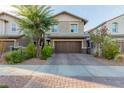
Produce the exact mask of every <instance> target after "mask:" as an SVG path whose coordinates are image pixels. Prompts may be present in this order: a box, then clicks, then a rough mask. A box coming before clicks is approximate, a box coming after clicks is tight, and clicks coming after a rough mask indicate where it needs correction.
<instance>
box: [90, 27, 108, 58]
mask: <svg viewBox="0 0 124 93" xmlns="http://www.w3.org/2000/svg"><path fill="white" fill-rule="evenodd" d="M106 36H108V33H107V28H106V26H103V27H102V28H101V29H97V31H96V32H95V33H92V32H91V33H90V38H91V40H92V42H93V44H94V45H95V47H96V53H98V56H101V48H102V43H103V41H104V38H105V37H106Z"/></svg>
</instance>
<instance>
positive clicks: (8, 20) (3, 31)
mask: <svg viewBox="0 0 124 93" xmlns="http://www.w3.org/2000/svg"><path fill="white" fill-rule="evenodd" d="M53 17H54V18H55V19H56V20H57V21H58V22H57V24H55V25H53V26H52V27H51V30H50V31H48V32H47V33H46V36H47V38H49V41H50V43H51V44H52V47H53V49H54V51H55V52H56V53H82V52H86V41H85V37H84V25H85V24H86V23H87V20H86V19H84V18H81V17H79V16H76V15H74V14H71V13H69V12H66V11H63V12H61V13H58V14H56V15H53ZM17 20H19V18H18V17H16V16H13V15H10V14H8V13H4V12H3V13H0V38H1V39H2V40H4V39H5V41H9V42H16V43H18V44H19V45H22V44H23V42H24V41H25V40H22V38H21V36H22V33H20V32H19V31H18V28H19V26H18V24H17ZM20 38H21V39H20ZM7 44H8V43H7ZM7 47H8V46H7Z"/></svg>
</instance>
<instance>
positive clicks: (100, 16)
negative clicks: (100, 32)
mask: <svg viewBox="0 0 124 93" xmlns="http://www.w3.org/2000/svg"><path fill="white" fill-rule="evenodd" d="M53 9H54V13H58V12H61V11H68V12H71V13H74V14H76V15H78V16H80V17H83V18H85V19H87V20H88V23H87V24H86V25H85V30H89V29H91V28H93V27H95V26H97V25H98V24H100V23H102V22H104V21H106V20H108V19H111V18H113V17H116V16H118V15H121V14H123V13H124V5H123V6H120V5H118V6H117V5H116V6H115V5H112V6H110V5H109V6H107V5H80V6H79V5H74V6H72V5H67V6H65V5H58V6H53Z"/></svg>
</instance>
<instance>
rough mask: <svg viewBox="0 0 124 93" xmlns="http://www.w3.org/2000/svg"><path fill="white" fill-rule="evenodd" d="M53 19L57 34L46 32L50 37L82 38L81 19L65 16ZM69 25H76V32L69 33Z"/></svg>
mask: <svg viewBox="0 0 124 93" xmlns="http://www.w3.org/2000/svg"><path fill="white" fill-rule="evenodd" d="M55 19H56V20H57V21H58V29H59V32H51V31H48V32H47V33H48V34H50V35H51V36H83V32H84V22H83V21H82V20H81V19H78V18H76V17H73V16H70V15H67V14H61V15H58V16H56V17H55ZM71 24H77V28H78V32H76V33H73V32H71Z"/></svg>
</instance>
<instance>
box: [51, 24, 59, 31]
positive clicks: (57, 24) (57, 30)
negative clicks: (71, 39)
mask: <svg viewBox="0 0 124 93" xmlns="http://www.w3.org/2000/svg"><path fill="white" fill-rule="evenodd" d="M55 25H57V29H58V30H57V32H53V31H52V27H53V26H55ZM53 26H51V29H50V31H51V32H52V33H58V32H59V25H58V24H54V25H53Z"/></svg>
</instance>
